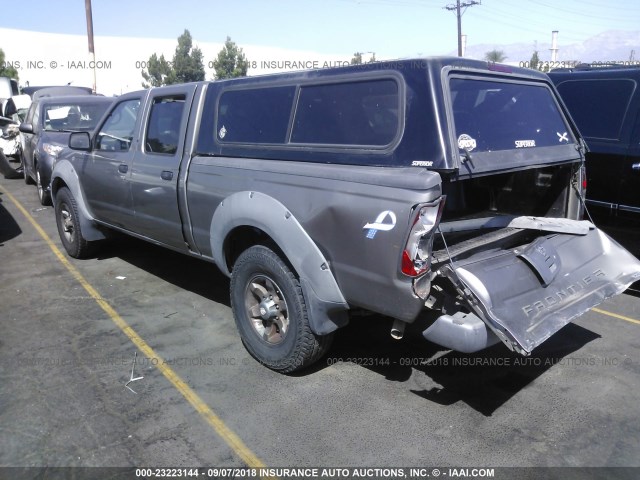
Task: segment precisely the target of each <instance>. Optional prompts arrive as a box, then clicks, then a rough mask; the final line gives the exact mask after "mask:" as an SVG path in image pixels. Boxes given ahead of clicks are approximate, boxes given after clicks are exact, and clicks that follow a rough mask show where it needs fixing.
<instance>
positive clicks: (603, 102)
mask: <svg viewBox="0 0 640 480" xmlns="http://www.w3.org/2000/svg"><path fill="white" fill-rule="evenodd" d="M557 88H558V91H559V92H560V95H562V99H563V100H564V102H565V103H566V104H567V107H568V108H569V112H570V113H571V116H572V117H573V119H574V120H575V122H576V123H577V124H578V128H579V129H580V132H582V134H583V135H584V136H585V137H587V138H600V139H607V140H619V139H620V133H621V131H622V126H623V125H624V121H625V117H626V114H627V109H628V108H629V102H630V101H631V96H632V95H633V92H634V90H635V88H636V83H635V82H634V81H633V80H627V79H611V80H568V81H566V82H562V83H561V84H559V85H558V86H557Z"/></svg>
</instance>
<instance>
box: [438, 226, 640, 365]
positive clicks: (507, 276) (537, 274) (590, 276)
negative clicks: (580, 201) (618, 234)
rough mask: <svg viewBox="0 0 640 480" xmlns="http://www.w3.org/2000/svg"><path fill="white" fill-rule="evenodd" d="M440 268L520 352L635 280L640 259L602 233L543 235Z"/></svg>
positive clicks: (528, 351)
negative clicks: (453, 271) (509, 248)
mask: <svg viewBox="0 0 640 480" xmlns="http://www.w3.org/2000/svg"><path fill="white" fill-rule="evenodd" d="M453 265H454V267H453V268H454V269H455V274H452V270H451V268H452V267H451V266H448V267H446V269H447V271H446V272H444V273H445V274H446V275H447V276H448V277H449V278H450V279H451V280H452V281H453V282H454V283H457V284H458V285H459V287H460V284H459V282H461V283H462V285H461V287H462V288H461V290H462V293H463V295H464V296H465V297H466V298H467V300H468V302H469V304H470V306H471V307H472V309H473V310H474V311H475V312H476V314H478V315H479V316H480V318H482V319H483V320H484V322H485V323H486V324H487V325H488V326H489V327H490V328H491V330H493V331H494V332H495V333H496V334H497V335H498V337H499V338H500V339H501V340H502V341H503V342H504V343H505V344H506V345H507V346H508V347H509V348H510V349H512V350H515V351H517V352H519V353H521V354H523V355H529V354H530V353H531V351H532V350H533V349H534V348H535V347H537V346H538V345H540V344H541V343H542V342H544V341H545V340H546V339H547V338H549V337H550V336H551V335H553V334H554V333H556V332H557V331H558V330H559V329H561V328H562V327H563V326H564V325H566V324H567V323H569V322H570V321H571V320H572V319H574V318H575V317H577V316H579V315H581V314H583V313H584V312H586V311H587V310H589V309H590V308H592V307H594V306H596V305H598V304H599V303H601V302H602V301H604V300H605V299H607V298H609V297H612V296H614V295H618V294H619V293H622V292H623V291H624V290H625V289H626V288H627V287H628V286H629V285H630V284H632V283H633V282H634V281H636V280H638V279H639V278H640V261H638V260H637V259H636V258H635V257H634V256H633V255H631V254H630V253H629V252H628V251H626V250H625V249H624V248H622V247H621V246H620V245H618V244H617V243H616V242H615V241H614V240H612V239H611V238H610V237H608V236H607V235H606V234H605V233H604V232H602V231H600V230H598V229H591V230H590V231H589V232H588V233H587V234H586V235H570V234H548V235H545V236H543V237H539V238H538V239H537V240H536V241H534V242H532V243H531V244H530V245H527V246H524V247H521V248H516V249H511V250H505V251H502V252H499V253H497V254H495V255H487V254H486V253H485V254H478V255H475V256H474V257H471V258H469V259H466V260H463V261H458V262H455V263H454V264H453Z"/></svg>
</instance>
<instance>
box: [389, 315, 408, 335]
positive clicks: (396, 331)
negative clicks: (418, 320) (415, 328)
mask: <svg viewBox="0 0 640 480" xmlns="http://www.w3.org/2000/svg"><path fill="white" fill-rule="evenodd" d="M406 326H407V323H406V322H403V321H402V320H398V319H397V318H396V319H395V320H394V321H393V325H392V326H391V338H393V339H394V340H402V337H403V336H404V327H406Z"/></svg>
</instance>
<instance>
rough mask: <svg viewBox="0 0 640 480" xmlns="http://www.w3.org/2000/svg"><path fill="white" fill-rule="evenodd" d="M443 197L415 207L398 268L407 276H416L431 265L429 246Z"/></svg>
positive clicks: (438, 221)
mask: <svg viewBox="0 0 640 480" xmlns="http://www.w3.org/2000/svg"><path fill="white" fill-rule="evenodd" d="M444 202H445V197H444V196H442V197H440V198H439V199H438V200H436V201H435V202H433V203H429V204H427V205H422V206H419V207H418V208H416V213H415V215H414V217H413V219H412V223H411V231H410V232H409V237H408V238H407V243H406V245H405V247H404V250H403V251H402V259H401V261H400V270H401V271H402V273H404V274H405V275H408V276H409V277H418V276H420V275H423V274H424V273H426V272H427V271H428V270H429V267H430V266H431V248H432V245H433V236H434V234H435V232H436V227H437V226H438V223H440V217H441V216H442V210H443V208H444Z"/></svg>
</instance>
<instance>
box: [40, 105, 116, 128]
mask: <svg viewBox="0 0 640 480" xmlns="http://www.w3.org/2000/svg"><path fill="white" fill-rule="evenodd" d="M108 106H109V103H107V102H103V103H96V104H85V103H83V104H77V103H71V104H58V105H45V106H44V109H43V112H42V119H43V124H44V129H45V130H58V131H61V130H63V131H64V130H67V131H82V130H86V131H88V130H93V129H94V128H95V127H96V124H97V123H98V120H100V117H102V115H103V114H104V112H105V111H106V110H107V107H108Z"/></svg>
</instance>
